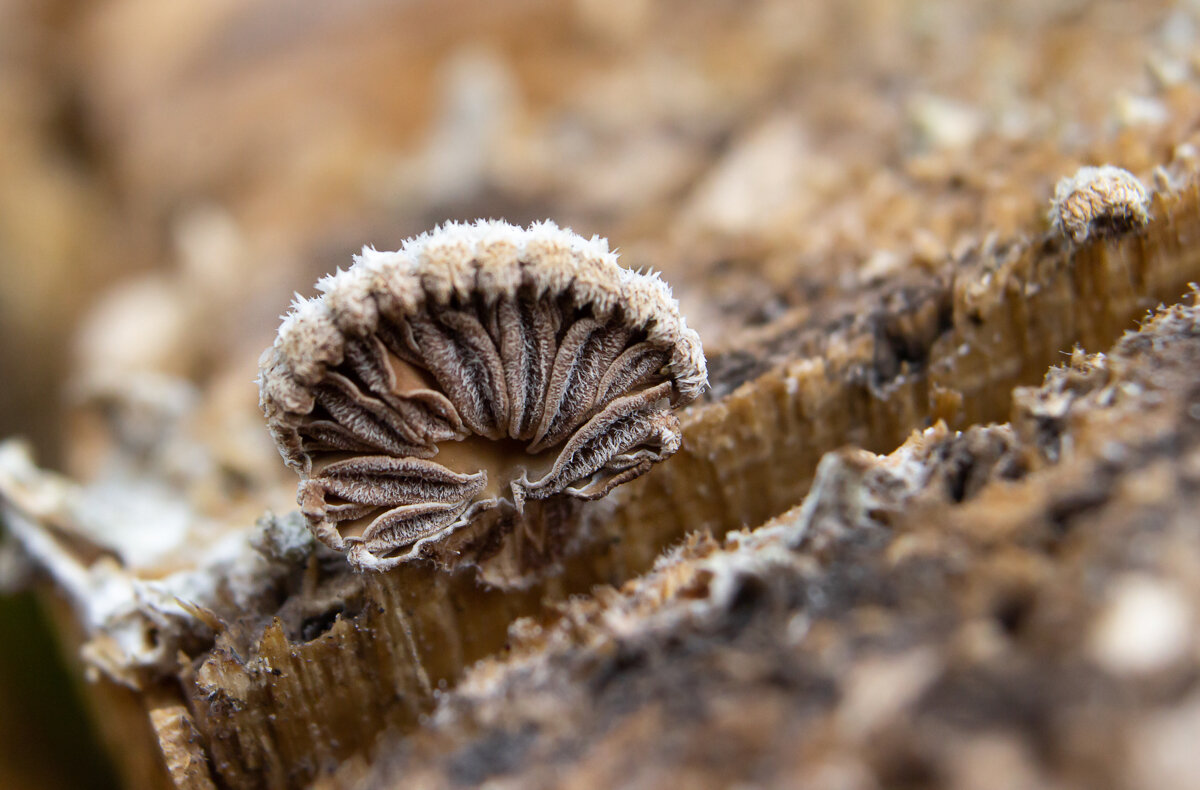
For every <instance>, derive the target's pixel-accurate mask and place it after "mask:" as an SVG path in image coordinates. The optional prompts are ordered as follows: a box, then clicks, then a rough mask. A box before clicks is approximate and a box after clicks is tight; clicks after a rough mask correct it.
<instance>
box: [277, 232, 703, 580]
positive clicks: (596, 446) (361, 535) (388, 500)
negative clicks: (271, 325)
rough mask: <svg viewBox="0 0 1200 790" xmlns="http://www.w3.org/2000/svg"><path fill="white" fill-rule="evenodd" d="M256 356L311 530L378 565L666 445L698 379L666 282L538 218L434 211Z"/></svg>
mask: <svg viewBox="0 0 1200 790" xmlns="http://www.w3.org/2000/svg"><path fill="white" fill-rule="evenodd" d="M317 288H318V290H320V291H321V292H322V293H321V295H320V296H318V297H316V298H314V299H308V300H305V299H301V298H298V300H297V302H296V303H295V304H294V305H293V309H292V311H291V313H290V314H289V315H288V316H287V317H286V318H285V319H284V321H283V324H282V325H281V326H280V329H279V335H278V337H277V338H276V340H275V343H274V345H273V346H272V347H271V348H269V349H267V350H266V352H265V353H264V354H263V357H262V360H261V371H260V376H259V387H260V397H261V404H262V408H263V411H264V413H265V415H266V418H267V425H268V426H269V428H270V430H271V435H272V436H273V437H274V439H275V441H276V443H277V444H278V446H279V450H280V453H281V454H282V455H283V457H284V460H285V461H286V462H287V464H288V465H289V466H291V467H292V468H293V469H295V470H296V471H297V472H298V473H299V475H300V485H299V490H298V494H297V500H298V502H299V504H300V508H301V511H302V512H303V513H304V516H305V518H306V519H307V521H308V524H309V527H310V528H311V529H312V531H313V534H315V535H316V537H317V538H318V539H319V540H321V541H323V542H324V543H326V544H327V545H329V546H331V547H332V548H335V549H338V550H340V551H345V552H346V553H347V556H348V558H349V560H350V562H351V563H352V564H354V565H356V566H358V567H360V568H370V569H376V570H384V569H387V568H390V567H393V566H395V565H396V564H397V563H400V562H403V561H405V560H408V559H411V558H414V557H417V556H420V552H421V547H422V546H423V545H425V544H426V543H429V542H430V541H436V540H439V539H441V538H444V537H445V536H447V535H449V534H450V533H451V532H453V531H454V530H456V529H458V528H459V527H462V526H464V525H466V524H468V523H470V522H471V521H472V519H473V518H475V517H476V516H478V515H479V514H481V513H483V512H485V511H489V510H494V509H497V508H501V507H509V508H513V509H515V510H516V511H518V512H519V511H521V510H522V508H523V507H524V503H525V502H526V500H531V499H546V498H548V497H551V496H554V495H556V494H563V495H566V496H571V497H577V498H580V499H595V498H598V497H601V496H603V495H604V494H606V493H607V492H608V491H610V490H611V489H612V488H613V487H614V486H617V485H619V484H621V483H624V482H626V481H628V480H632V479H633V478H635V477H638V476H639V475H641V474H644V473H645V472H646V471H647V470H649V468H650V467H651V466H652V465H653V464H654V463H656V462H658V461H661V460H663V459H664V458H666V457H668V456H669V455H671V454H672V453H674V452H675V451H676V450H677V449H678V448H679V442H680V432H679V422H678V420H677V419H676V417H675V415H674V414H673V413H672V408H673V407H677V406H680V405H683V404H685V403H688V402H690V401H692V400H694V399H695V398H696V397H697V396H698V395H699V394H700V392H701V390H702V389H703V387H704V386H705V383H706V378H707V377H706V372H705V364H704V354H703V351H702V349H701V346H700V339H699V336H698V335H697V334H696V333H695V332H694V331H693V330H691V329H688V327H687V323H686V322H685V321H684V319H683V318H682V317H681V316H680V314H679V305H678V303H677V302H676V301H675V300H674V299H673V298H672V297H671V293H670V290H669V289H668V287H667V285H666V284H665V283H664V282H663V281H662V280H661V279H659V277H657V276H656V275H653V274H642V273H638V272H634V271H631V270H629V269H625V268H622V267H621V266H619V265H618V264H617V260H616V255H614V254H613V253H611V252H609V250H608V244H607V242H606V241H605V240H603V239H599V238H597V237H593V238H592V239H591V240H587V239H584V238H582V237H580V236H578V235H576V234H574V233H572V232H571V231H569V230H565V229H560V228H558V227H557V226H555V225H554V224H553V223H551V222H545V223H539V224H535V225H532V226H531V227H529V228H528V229H523V228H518V227H515V226H512V225H509V224H507V223H504V222H496V221H479V222H476V223H473V224H457V223H450V224H447V225H445V226H443V227H441V228H438V229H436V230H434V231H432V232H429V233H425V234H422V235H421V236H418V237H416V238H414V239H410V240H408V241H406V242H405V243H404V244H403V245H402V247H401V249H400V250H399V251H397V252H378V251H376V250H374V249H370V248H367V249H364V250H363V253H362V255H360V256H357V257H356V258H355V263H354V265H353V266H351V267H350V269H349V270H347V271H344V272H343V271H339V272H338V273H337V274H334V275H331V276H329V277H326V278H325V279H323V280H321V281H320V282H319V283H318V284H317Z"/></svg>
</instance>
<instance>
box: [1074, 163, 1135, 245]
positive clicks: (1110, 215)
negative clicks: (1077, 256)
mask: <svg viewBox="0 0 1200 790" xmlns="http://www.w3.org/2000/svg"><path fill="white" fill-rule="evenodd" d="M1149 206H1150V198H1149V197H1148V196H1147V195H1146V189H1145V187H1143V186H1142V182H1140V181H1138V180H1137V178H1136V177H1134V175H1133V174H1132V173H1130V172H1129V171H1128V170H1122V169H1121V168H1119V167H1113V166H1112V165H1104V166H1103V167H1082V168H1080V169H1079V171H1078V172H1076V173H1075V175H1073V176H1069V177H1067V178H1063V179H1062V180H1060V181H1059V182H1058V186H1056V187H1055V189H1054V198H1053V199H1052V200H1051V201H1050V223H1051V225H1052V226H1053V228H1054V230H1055V231H1056V232H1058V233H1061V234H1063V235H1064V236H1067V237H1068V238H1070V240H1071V241H1072V242H1073V243H1075V244H1083V243H1084V242H1086V241H1087V240H1088V239H1105V238H1111V237H1113V236H1120V235H1122V234H1124V233H1128V232H1130V231H1133V230H1138V229H1141V228H1144V227H1145V226H1146V224H1147V223H1148V222H1149V221H1150V212H1149Z"/></svg>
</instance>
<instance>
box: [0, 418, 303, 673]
mask: <svg viewBox="0 0 1200 790" xmlns="http://www.w3.org/2000/svg"><path fill="white" fill-rule="evenodd" d="M172 501H173V500H172V499H171V498H170V497H167V496H164V495H160V494H159V493H156V492H154V491H153V490H151V486H150V483H148V482H147V484H146V485H143V486H140V487H129V488H124V489H120V488H119V485H118V484H117V483H115V482H113V481H108V482H105V483H102V484H97V485H92V486H80V485H77V484H75V483H73V482H71V481H69V480H66V479H65V478H62V477H59V476H58V475H55V474H53V473H51V472H47V471H45V470H42V469H39V468H38V467H37V466H35V465H34V463H33V460H32V459H31V458H30V455H29V451H28V448H26V447H25V446H24V445H23V444H21V443H20V442H16V441H11V440H10V441H7V442H4V443H2V444H0V516H2V518H3V522H4V525H5V528H6V530H7V534H8V540H9V541H10V543H9V544H8V545H9V546H11V547H13V549H14V551H15V553H16V554H18V555H19V556H21V557H22V558H23V560H24V562H25V564H26V565H27V566H29V567H31V568H33V569H36V570H38V571H40V572H42V573H45V574H47V575H48V576H49V577H50V578H51V579H52V580H53V581H54V584H55V587H56V589H57V590H58V591H59V592H60V593H61V594H62V595H63V596H64V597H65V598H66V599H67V601H68V602H69V603H70V605H71V606H72V608H73V609H74V611H75V617H76V620H77V622H78V623H79V625H80V627H81V629H82V631H83V633H84V636H85V639H86V640H87V641H86V642H85V644H84V646H83V657H84V659H85V661H86V662H87V664H88V666H89V669H91V670H93V671H100V672H103V673H104V674H105V675H106V676H108V677H109V678H110V679H111V680H114V681H116V682H118V683H123V684H125V685H128V686H130V687H134V688H136V687H138V686H139V685H140V684H141V683H142V681H143V679H144V678H145V677H146V675H147V673H148V674H149V675H150V676H161V675H162V674H165V673H169V672H171V671H172V670H173V669H175V668H176V667H177V662H178V656H179V650H180V648H181V646H182V645H183V644H184V643H185V642H186V641H187V640H189V639H193V638H204V635H205V634H207V635H208V637H209V638H211V635H212V630H211V629H212V626H213V624H214V623H215V622H217V621H218V620H219V617H218V616H217V615H216V614H214V612H217V611H222V612H236V611H240V610H250V609H252V608H253V606H254V602H255V601H256V600H257V599H259V598H260V597H261V596H262V595H263V594H264V593H266V592H267V591H268V590H270V589H272V587H273V585H275V584H276V583H277V582H278V579H279V578H280V576H281V574H286V573H289V572H291V570H292V568H294V567H295V565H296V564H297V563H298V562H300V561H302V558H303V557H307V556H308V555H309V554H311V552H312V548H313V543H312V538H311V536H310V535H309V533H308V531H307V530H306V529H305V528H304V525H303V522H302V520H301V519H300V518H299V517H298V515H295V514H294V516H295V517H287V518H278V519H277V518H274V517H271V516H267V517H264V518H263V519H262V520H260V522H259V525H258V527H256V528H254V529H237V530H231V529H228V528H217V527H216V526H215V525H212V524H209V523H206V521H205V520H204V519H203V518H201V517H200V516H198V515H197V514H195V513H194V512H192V511H191V510H190V509H189V508H187V507H186V506H184V505H181V504H178V502H177V498H176V500H174V501H176V504H175V505H173V506H172V505H170V503H171V502H172ZM181 551H186V552H187V554H188V561H187V562H178V561H168V559H169V557H170V555H171V554H172V552H175V553H178V552H181ZM164 569H166V570H164ZM10 572H19V569H15V568H14V569H13V570H11V571H10ZM3 581H4V580H3V579H0V586H3Z"/></svg>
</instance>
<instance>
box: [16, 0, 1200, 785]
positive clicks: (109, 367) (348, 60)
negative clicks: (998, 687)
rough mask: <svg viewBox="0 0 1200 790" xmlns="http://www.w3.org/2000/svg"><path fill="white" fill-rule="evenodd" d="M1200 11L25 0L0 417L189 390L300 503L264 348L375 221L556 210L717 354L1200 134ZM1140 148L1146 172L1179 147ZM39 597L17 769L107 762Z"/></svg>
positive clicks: (74, 443)
mask: <svg viewBox="0 0 1200 790" xmlns="http://www.w3.org/2000/svg"><path fill="white" fill-rule="evenodd" d="M1198 14H1200V11H1198V8H1197V4H1196V3H1192V2H1159V1H1158V0H1145V1H1142V2H1136V3H1133V2H1080V1H1079V0H1013V1H1011V2H994V3H985V2H961V1H960V0H897V1H892V0H853V1H850V2H846V1H843V0H822V1H821V2H790V1H788V0H662V1H661V2H651V0H561V1H560V2H534V1H533V0H343V2H337V3H331V2H326V0H287V1H286V2H284V0H206V2H202V3H175V2H163V1H162V0H93V1H92V2H79V1H76V0H0V337H3V342H2V343H0V381H2V382H3V384H2V386H0V436H12V435H20V436H23V437H26V438H27V439H28V440H29V441H30V442H31V443H32V444H33V446H34V448H35V451H36V456H37V458H38V460H39V462H40V463H42V464H43V465H47V466H50V467H52V468H56V469H60V470H63V471H64V472H67V473H69V474H71V475H72V476H75V477H77V478H85V479H86V478H89V477H92V476H95V475H97V474H101V473H103V471H104V468H105V465H106V464H110V463H112V462H113V461H112V456H111V454H110V453H108V452H107V450H106V448H107V447H108V446H109V445H111V443H112V442H113V441H118V442H122V443H124V444H126V445H129V446H138V443H139V442H142V443H143V444H145V445H147V446H149V444H151V443H152V442H153V441H154V438H155V437H153V436H150V437H147V436H141V437H139V436H138V435H137V432H138V431H139V430H140V431H146V430H149V431H150V432H151V433H153V432H155V431H172V430H177V429H178V425H179V423H180V420H182V419H183V417H181V415H185V414H186V415H189V416H188V417H187V420H192V422H191V423H189V425H190V426H191V427H189V428H188V430H196V431H198V432H201V433H203V435H204V438H203V440H202V442H203V444H204V446H205V448H206V452H207V453H209V454H210V455H211V456H212V457H214V458H216V459H217V460H216V462H215V463H214V464H213V466H212V468H213V469H214V470H215V471H214V472H213V475H214V477H213V479H212V480H208V479H207V478H206V480H207V482H206V483H205V484H206V485H210V484H211V485H210V489H206V490H208V491H209V496H210V497H211V500H212V502H213V503H214V505H213V506H214V507H215V508H218V509H219V508H220V507H222V506H223V503H226V502H228V501H231V500H232V499H235V498H238V497H241V498H243V499H245V500H246V501H247V502H248V503H249V505H248V508H247V512H250V511H252V510H254V509H255V508H257V509H258V510H259V511H261V509H262V508H263V507H264V506H265V504H266V503H267V501H268V500H270V501H271V503H274V502H276V501H281V502H284V505H283V506H286V500H287V496H288V495H289V494H288V493H287V491H286V489H287V486H288V485H290V481H288V480H287V478H286V475H284V474H283V470H282V468H281V465H280V464H279V463H278V458H277V456H276V454H275V451H274V449H273V447H272V446H271V445H270V443H269V440H268V438H267V436H266V434H265V431H264V430H263V429H262V427H261V424H260V422H259V420H258V417H257V406H256V397H257V392H256V388H255V385H254V383H253V379H254V376H255V375H256V369H257V368H256V359H257V356H258V354H259V352H260V351H261V350H262V349H263V348H265V347H266V346H267V345H268V344H269V343H270V342H271V339H272V336H273V334H274V331H275V328H276V326H277V324H278V317H279V315H280V313H281V312H283V311H284V310H285V309H286V307H287V303H288V302H289V300H290V298H291V296H290V295H291V294H292V293H293V292H294V291H298V292H300V293H301V294H305V295H308V294H311V293H312V283H313V281H314V280H315V279H316V278H317V277H318V276H320V275H322V274H324V273H327V272H330V271H333V270H334V269H335V268H337V267H338V266H341V267H345V266H347V265H348V264H349V263H350V257H351V255H352V254H353V253H355V252H357V251H358V250H359V249H360V248H361V247H362V246H363V245H374V246H376V247H378V248H380V249H391V248H395V247H396V246H397V245H398V244H399V243H400V241H401V240H402V239H403V238H405V237H406V236H409V235H412V234H414V233H418V232H420V231H422V230H425V229H427V228H430V227H432V226H433V225H434V224H436V223H438V222H441V221H444V220H447V219H474V218H476V217H502V218H505V219H507V220H509V221H511V222H514V223H522V224H523V223H526V222H528V221H530V220H534V219H542V218H553V219H555V220H556V221H557V222H558V223H559V224H560V225H567V226H571V227H573V228H574V229H575V230H577V231H578V232H580V233H582V234H584V235H591V234H593V233H598V234H600V235H604V236H607V237H608V238H609V239H610V240H611V242H612V244H613V245H614V246H616V247H619V248H620V250H621V251H622V260H623V262H625V263H626V264H628V265H632V266H638V267H653V268H655V269H657V270H661V271H663V272H664V274H665V276H666V277H667V279H668V280H669V281H670V282H671V283H672V285H673V286H674V288H675V291H676V294H677V296H679V297H680V299H681V301H682V303H683V306H684V312H685V314H686V315H687V316H688V319H689V323H691V324H693V325H695V326H696V327H697V328H698V330H699V331H700V332H701V334H702V336H703V337H704V340H705V345H706V348H708V349H709V352H710V354H714V353H720V352H721V350H722V349H723V348H727V347H733V346H736V344H737V342H738V338H739V337H742V336H744V334H745V333H747V332H750V333H752V332H754V331H755V329H756V328H757V327H760V326H762V325H763V324H765V323H768V322H772V321H779V320H793V321H803V320H805V317H806V316H808V315H810V314H811V312H812V311H814V310H817V309H819V305H820V304H821V303H822V302H823V301H824V300H826V299H827V298H829V297H831V296H836V295H838V294H844V293H848V292H853V291H854V290H855V289H859V288H863V287H869V286H870V284H871V283H873V282H877V281H879V279H881V278H882V277H885V276H887V275H888V274H889V273H890V272H893V271H897V270H900V269H903V268H904V267H906V266H909V265H922V264H923V263H926V264H928V263H932V262H936V261H939V260H942V259H944V257H945V256H946V255H947V254H948V253H949V251H951V250H953V248H954V246H955V245H956V244H957V243H959V242H960V241H961V240H962V239H963V238H969V237H973V236H979V235H981V234H982V233H984V232H995V233H999V234H1005V233H1012V232H1015V231H1016V230H1018V229H1029V228H1035V229H1036V228H1039V227H1042V225H1043V223H1044V217H1043V215H1044V211H1045V203H1044V200H1045V197H1047V196H1048V195H1049V193H1050V190H1051V187H1052V185H1053V183H1054V182H1055V181H1056V180H1057V179H1058V177H1060V176H1061V175H1063V174H1064V173H1065V172H1069V171H1070V169H1071V168H1072V167H1073V166H1075V165H1077V164H1079V163H1083V162H1087V161H1089V160H1090V159H1093V158H1096V157H1097V156H1098V155H1099V154H1097V153H1096V152H1097V151H1098V150H1103V148H1104V146H1106V145H1110V143H1111V141H1112V140H1114V139H1120V137H1121V136H1122V135H1141V136H1142V137H1145V129H1147V128H1154V129H1160V132H1159V136H1160V137H1161V138H1162V139H1171V140H1176V141H1178V140H1187V139H1189V138H1190V136H1191V135H1193V134H1194V126H1195V124H1194V120H1193V119H1192V118H1190V117H1186V118H1185V117H1179V114H1178V113H1173V111H1172V108H1173V107H1174V102H1175V97H1176V94H1177V92H1178V90H1179V89H1178V86H1179V85H1181V84H1183V83H1186V82H1188V81H1190V80H1193V79H1194V76H1195V63H1194V60H1193V58H1194V54H1193V53H1194V51H1195V45H1196V38H1197V19H1198ZM1130 151H1131V153H1129V157H1130V159H1129V161H1125V162H1122V163H1121V164H1123V165H1124V166H1126V167H1129V168H1131V169H1134V170H1135V172H1142V171H1145V170H1147V169H1148V168H1149V167H1151V166H1152V165H1153V164H1155V163H1157V161H1159V160H1160V159H1163V158H1165V157H1166V156H1167V154H1168V153H1169V152H1167V151H1164V150H1161V149H1156V148H1155V147H1154V146H1153V145H1146V146H1142V147H1140V148H1133V149H1130ZM1139 157H1140V158H1139ZM131 410H133V411H137V410H141V411H138V412H137V413H138V414H139V415H140V416H139V418H138V419H137V420H134V421H132V422H130V421H129V420H127V419H126V418H127V417H128V416H129V414H130V412H131ZM147 414H149V415H150V418H147V417H146V415H147ZM196 414H199V415H200V416H199V417H195V415H196ZM146 426H150V427H149V428H147V427H146ZM196 426H202V427H203V431H199V429H198V428H197V427H196ZM114 436H116V437H117V438H116V439H115V440H114V438H113V437H114ZM214 481H215V482H214ZM280 491H283V492H284V493H283V494H281V495H279V496H280V497H282V498H281V499H280V498H278V497H276V494H277V493H278V492H280ZM231 492H232V493H231ZM264 492H270V493H264ZM38 600H40V601H41V604H40V606H46V607H49V608H53V606H54V602H53V601H47V600H46V599H45V598H42V599H35V598H34V597H33V596H32V595H30V594H29V593H23V594H15V593H14V594H12V595H9V596H7V597H0V645H2V647H0V786H2V787H5V788H22V787H42V788H47V787H48V788H53V787H105V786H112V783H113V782H114V781H115V779H114V777H113V775H112V773H111V771H110V769H109V768H108V767H107V764H106V762H105V760H104V758H103V756H102V749H101V748H100V747H99V746H98V742H97V740H96V739H95V738H94V734H93V733H92V732H91V731H90V729H89V725H88V718H87V715H86V712H85V706H84V704H83V703H82V702H81V700H82V698H83V697H82V695H81V694H80V693H79V687H80V684H81V683H82V680H81V677H80V675H79V670H78V667H77V666H76V665H75V662H74V658H73V657H72V656H70V655H68V656H66V657H65V660H64V658H63V656H61V655H60V652H68V651H65V650H64V651H60V650H59V649H58V648H57V647H56V645H55V642H54V640H53V638H52V636H51V629H50V628H49V627H48V626H47V625H46V622H45V620H44V619H43V617H42V616H41V612H42V609H40V608H39V603H38V602H37V601H38ZM114 737H119V736H114Z"/></svg>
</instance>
